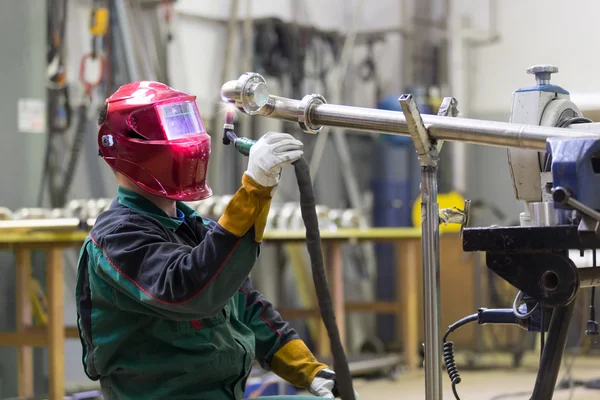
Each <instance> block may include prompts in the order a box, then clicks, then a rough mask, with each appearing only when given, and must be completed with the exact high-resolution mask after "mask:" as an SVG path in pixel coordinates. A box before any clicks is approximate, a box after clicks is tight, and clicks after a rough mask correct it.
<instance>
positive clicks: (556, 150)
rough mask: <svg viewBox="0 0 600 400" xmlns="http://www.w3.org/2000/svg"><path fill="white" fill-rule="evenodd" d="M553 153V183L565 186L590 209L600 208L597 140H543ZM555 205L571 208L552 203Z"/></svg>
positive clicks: (599, 141) (599, 155) (599, 154)
mask: <svg viewBox="0 0 600 400" xmlns="http://www.w3.org/2000/svg"><path fill="white" fill-rule="evenodd" d="M546 143H547V144H546V148H547V151H548V152H550V153H551V154H552V185H553V186H554V187H564V188H566V189H568V190H570V191H571V193H572V196H573V197H574V198H575V199H576V200H578V201H579V202H581V203H583V204H585V205H586V206H587V207H589V208H591V209H593V210H600V195H598V187H600V140H598V139H596V138H591V139H588V138H580V139H571V138H569V139H553V138H549V139H548V140H547V142H546ZM555 207H556V208H568V209H570V208H572V207H569V206H567V205H561V204H558V203H555Z"/></svg>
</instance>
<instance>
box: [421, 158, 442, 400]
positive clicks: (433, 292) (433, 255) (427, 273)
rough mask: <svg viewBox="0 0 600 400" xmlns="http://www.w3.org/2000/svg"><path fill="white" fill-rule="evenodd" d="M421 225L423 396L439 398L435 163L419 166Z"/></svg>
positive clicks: (440, 396)
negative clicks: (423, 345)
mask: <svg viewBox="0 0 600 400" xmlns="http://www.w3.org/2000/svg"><path fill="white" fill-rule="evenodd" d="M421 198H422V201H421V215H422V216H423V220H422V222H421V228H422V230H423V235H422V239H421V246H422V251H423V308H424V314H425V318H424V320H423V323H424V330H423V331H424V333H425V398H426V399H427V400H439V399H441V398H442V348H441V330H440V326H441V320H440V312H439V310H440V291H439V287H440V271H439V265H440V252H439V250H440V242H439V241H440V233H439V229H440V225H439V210H438V208H439V205H438V201H437V165H436V166H422V167H421Z"/></svg>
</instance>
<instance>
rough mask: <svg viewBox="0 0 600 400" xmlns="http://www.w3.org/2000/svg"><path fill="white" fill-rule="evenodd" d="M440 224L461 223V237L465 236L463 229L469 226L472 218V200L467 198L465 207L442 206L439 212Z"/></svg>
mask: <svg viewBox="0 0 600 400" xmlns="http://www.w3.org/2000/svg"><path fill="white" fill-rule="evenodd" d="M439 216H440V224H444V225H448V224H460V237H461V238H462V236H463V230H464V228H465V227H468V226H469V222H470V219H471V200H465V206H464V209H462V210H461V209H460V208H458V207H453V208H442V209H441V210H440V212H439Z"/></svg>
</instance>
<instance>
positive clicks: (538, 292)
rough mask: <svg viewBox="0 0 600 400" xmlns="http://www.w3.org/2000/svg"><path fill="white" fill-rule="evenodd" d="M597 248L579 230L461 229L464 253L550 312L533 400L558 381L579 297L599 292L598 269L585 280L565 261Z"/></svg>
mask: <svg viewBox="0 0 600 400" xmlns="http://www.w3.org/2000/svg"><path fill="white" fill-rule="evenodd" d="M597 248H600V239H599V238H598V237H597V236H596V235H595V234H594V233H591V232H585V233H581V232H579V231H578V229H577V226H571V225H564V226H551V227H518V226H517V227H489V228H465V229H464V230H463V250H464V251H466V252H474V251H484V252H486V264H487V267H488V268H489V269H490V270H492V271H493V272H494V273H495V274H497V275H498V276H499V277H501V278H502V279H504V280H506V281H507V282H509V283H510V284H511V285H513V286H514V287H515V288H517V289H519V290H520V291H522V292H523V293H524V294H525V295H527V296H528V297H529V298H531V299H533V300H535V301H537V302H539V303H540V305H542V306H543V307H544V308H546V307H548V308H550V309H552V317H551V321H550V326H549V329H548V337H547V340H546V345H545V347H544V350H543V353H542V358H541V361H540V367H539V370H538V376H537V379H536V383H535V387H534V390H533V395H532V398H531V399H532V400H548V399H551V398H552V396H553V394H554V389H555V386H556V380H557V377H558V372H559V369H560V364H561V361H562V355H563V351H564V348H565V345H566V340H567V330H568V327H569V322H570V320H571V316H572V313H573V306H574V302H573V300H574V299H575V297H576V295H577V292H578V290H579V288H580V287H581V282H582V280H584V279H585V282H586V285H585V286H600V268H598V269H597V271H596V268H594V269H592V268H585V270H586V273H585V278H584V277H583V275H584V274H581V273H580V272H581V271H583V270H581V271H580V270H578V269H577V267H576V266H575V264H574V263H573V261H572V260H571V259H570V258H569V250H586V249H597Z"/></svg>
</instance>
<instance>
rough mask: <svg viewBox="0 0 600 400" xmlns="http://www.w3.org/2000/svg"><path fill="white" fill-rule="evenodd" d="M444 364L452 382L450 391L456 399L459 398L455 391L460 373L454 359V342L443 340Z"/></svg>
mask: <svg viewBox="0 0 600 400" xmlns="http://www.w3.org/2000/svg"><path fill="white" fill-rule="evenodd" d="M444 364H445V365H446V371H448V376H449V377H450V382H451V383H452V393H454V397H455V398H456V400H460V397H458V393H457V392H456V385H458V384H459V383H460V374H459V373H458V367H457V366H456V362H455V361H454V342H446V341H444Z"/></svg>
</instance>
